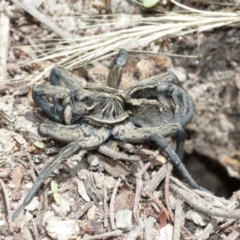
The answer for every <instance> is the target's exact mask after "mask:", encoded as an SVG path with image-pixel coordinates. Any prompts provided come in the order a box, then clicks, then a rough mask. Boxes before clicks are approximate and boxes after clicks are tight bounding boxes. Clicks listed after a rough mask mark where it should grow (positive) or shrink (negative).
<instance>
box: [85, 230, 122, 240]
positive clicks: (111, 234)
mask: <svg viewBox="0 0 240 240" xmlns="http://www.w3.org/2000/svg"><path fill="white" fill-rule="evenodd" d="M122 233H123V231H121V230H115V231H112V232H107V233H103V234H98V235H94V236H89V237H85V238H82V240H95V239H103V238H110V237H118V236H121V235H122Z"/></svg>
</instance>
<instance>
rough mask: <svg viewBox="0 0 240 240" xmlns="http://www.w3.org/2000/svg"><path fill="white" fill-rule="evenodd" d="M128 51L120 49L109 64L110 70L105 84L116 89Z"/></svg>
mask: <svg viewBox="0 0 240 240" xmlns="http://www.w3.org/2000/svg"><path fill="white" fill-rule="evenodd" d="M127 58H128V53H127V51H125V50H124V49H120V51H119V52H118V55H117V56H116V58H115V59H114V61H113V62H112V63H111V65H110V66H109V68H110V71H109V74H108V78H107V86H109V87H112V88H115V89H117V88H118V85H119V82H120V80H121V76H122V72H123V68H124V66H125V64H126V62H127Z"/></svg>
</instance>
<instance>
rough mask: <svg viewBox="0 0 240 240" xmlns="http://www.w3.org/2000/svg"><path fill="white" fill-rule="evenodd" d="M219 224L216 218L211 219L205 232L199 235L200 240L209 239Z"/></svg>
mask: <svg viewBox="0 0 240 240" xmlns="http://www.w3.org/2000/svg"><path fill="white" fill-rule="evenodd" d="M216 226H217V220H216V218H213V219H211V221H210V222H209V223H208V224H207V226H206V227H205V228H204V230H203V232H202V233H201V235H200V236H198V240H207V239H209V237H210V234H211V231H212V230H213V228H214V227H216Z"/></svg>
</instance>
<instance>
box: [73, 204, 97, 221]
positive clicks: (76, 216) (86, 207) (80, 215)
mask: <svg viewBox="0 0 240 240" xmlns="http://www.w3.org/2000/svg"><path fill="white" fill-rule="evenodd" d="M92 205H93V203H92V202H87V203H86V205H85V206H84V208H83V209H79V210H78V211H77V213H76V214H75V218H76V219H79V218H80V217H82V216H83V214H84V213H85V212H86V211H87V210H88V209H89V208H90V207H92Z"/></svg>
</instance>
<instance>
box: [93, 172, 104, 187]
mask: <svg viewBox="0 0 240 240" xmlns="http://www.w3.org/2000/svg"><path fill="white" fill-rule="evenodd" d="M93 178H94V182H95V184H96V187H97V188H100V189H102V188H103V183H104V174H103V173H97V172H94V173H93Z"/></svg>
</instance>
